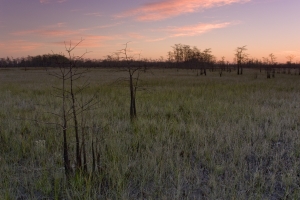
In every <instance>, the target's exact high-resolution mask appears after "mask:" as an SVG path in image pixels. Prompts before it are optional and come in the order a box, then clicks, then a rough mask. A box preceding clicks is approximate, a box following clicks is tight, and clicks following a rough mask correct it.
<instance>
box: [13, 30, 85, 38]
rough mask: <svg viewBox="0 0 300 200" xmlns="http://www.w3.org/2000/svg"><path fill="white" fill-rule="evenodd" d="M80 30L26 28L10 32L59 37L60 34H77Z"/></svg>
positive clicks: (18, 34)
mask: <svg viewBox="0 0 300 200" xmlns="http://www.w3.org/2000/svg"><path fill="white" fill-rule="evenodd" d="M79 32H80V31H73V30H58V29H35V30H26V31H18V32H14V33H12V34H13V35H17V36H20V35H32V34H34V35H38V36H47V37H60V36H70V35H75V34H78V33H79Z"/></svg>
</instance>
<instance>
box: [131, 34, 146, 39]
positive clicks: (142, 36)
mask: <svg viewBox="0 0 300 200" xmlns="http://www.w3.org/2000/svg"><path fill="white" fill-rule="evenodd" d="M128 36H129V37H130V38H134V39H143V38H145V36H144V35H141V34H139V33H128Z"/></svg>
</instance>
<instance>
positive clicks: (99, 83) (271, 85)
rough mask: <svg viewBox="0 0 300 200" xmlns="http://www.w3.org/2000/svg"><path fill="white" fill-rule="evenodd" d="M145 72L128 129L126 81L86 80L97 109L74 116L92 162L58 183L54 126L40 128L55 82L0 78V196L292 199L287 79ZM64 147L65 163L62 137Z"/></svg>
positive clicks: (292, 132)
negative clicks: (80, 120)
mask: <svg viewBox="0 0 300 200" xmlns="http://www.w3.org/2000/svg"><path fill="white" fill-rule="evenodd" d="M153 72H154V75H152V74H150V73H145V74H142V79H143V82H142V83H143V84H144V85H145V86H147V90H146V91H140V92H138V93H137V114H138V119H137V120H136V121H135V122H134V123H131V122H130V116H129V105H130V99H129V97H130V96H129V88H128V86H127V83H122V84H113V83H114V81H115V80H116V79H117V78H118V77H121V76H125V77H126V74H122V73H121V72H112V71H109V70H93V71H92V73H90V74H89V77H87V78H89V79H90V83H91V87H90V88H89V89H87V90H85V91H84V93H85V97H86V98H88V97H90V96H92V95H93V94H94V93H95V92H99V96H98V98H99V99H98V100H99V103H98V105H97V106H96V107H95V109H93V110H91V111H89V112H88V113H87V114H86V115H85V118H86V119H87V121H88V129H87V130H88V131H87V135H88V139H87V146H88V147H89V148H88V151H89V158H88V161H89V164H90V163H91V162H92V159H91V156H92V154H91V146H92V139H93V140H94V141H97V143H96V144H95V145H97V147H98V148H99V153H100V161H101V162H100V166H97V167H98V169H99V171H97V172H95V173H90V174H88V175H83V174H78V175H76V176H74V177H72V178H71V179H70V180H69V182H68V183H67V182H66V179H65V176H64V169H63V158H62V134H61V130H60V128H59V127H58V126H55V125H53V124H49V123H50V122H51V123H52V122H54V123H56V122H58V119H57V118H56V117H55V116H54V115H53V114H51V113H54V112H59V111H60V108H61V104H60V99H58V98H55V97H54V96H53V95H52V94H51V92H52V91H53V88H52V86H59V82H56V81H55V79H53V77H51V76H48V75H47V72H45V71H43V70H28V71H26V72H25V71H22V70H19V69H12V70H1V71H0V136H1V137H0V139H1V146H0V177H1V179H0V199H43V198H48V199H297V198H299V197H300V188H299V184H300V179H299V174H300V168H299V164H300V163H299V162H300V160H299V158H300V139H299V133H300V126H299V125H300V115H299V109H300V106H299V102H298V100H299V99H300V92H299V91H300V84H299V83H300V79H299V77H298V76H294V75H280V74H277V75H276V78H275V79H266V76H265V74H258V76H257V72H254V71H244V75H243V76H236V75H235V73H231V74H230V73H225V74H223V77H219V74H218V73H208V76H207V77H204V76H201V77H199V76H196V72H193V71H187V70H179V72H177V71H176V70H164V71H162V70H154V71H153ZM96 139H97V140H96ZM70 146H71V150H72V156H73V155H74V153H73V152H74V146H75V140H74V138H70ZM74 162H75V158H74V157H72V160H71V163H74ZM89 171H90V172H91V169H89Z"/></svg>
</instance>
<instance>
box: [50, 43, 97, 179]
mask: <svg viewBox="0 0 300 200" xmlns="http://www.w3.org/2000/svg"><path fill="white" fill-rule="evenodd" d="M82 41H83V40H80V41H79V42H78V43H77V44H75V45H74V46H72V44H71V42H70V44H69V46H67V44H65V50H66V52H67V55H68V57H65V56H57V60H56V63H57V65H58V69H59V71H58V72H57V71H53V72H50V75H52V76H54V77H56V78H58V79H59V80H61V87H54V88H55V91H56V93H55V96H56V97H59V98H61V99H62V109H61V113H58V114H56V113H52V114H54V115H55V116H58V117H60V118H61V121H62V123H61V124H59V125H60V126H61V127H62V132H63V149H64V151H63V152H64V167H65V174H66V176H67V177H69V175H70V174H71V173H72V172H73V169H72V168H71V165H70V152H69V147H68V138H67V131H68V130H69V131H71V129H72V128H71V129H70V128H69V127H73V130H74V136H75V160H76V162H75V170H76V172H81V171H86V172H87V159H86V158H87V156H86V144H85V128H84V125H85V122H86V120H85V119H84V117H83V112H85V111H87V110H89V109H90V108H91V107H93V106H94V105H95V103H96V94H95V95H94V96H93V97H92V98H90V99H88V100H86V101H84V100H83V98H81V99H79V98H78V97H77V96H78V95H81V97H82V92H83V91H84V90H85V89H87V87H88V86H89V84H88V83H87V82H85V83H84V84H83V85H80V86H76V85H75V82H76V81H77V80H79V79H81V78H82V77H84V75H85V74H86V73H87V72H88V71H89V69H88V68H79V67H77V62H78V61H80V60H81V59H82V58H83V56H84V55H85V54H86V53H88V52H85V53H83V54H82V55H81V56H73V55H71V53H72V51H73V50H74V49H75V48H76V47H77V46H78V45H79V44H80V43H81V42H82ZM58 58H63V59H60V60H59V59H58ZM80 117H81V120H80ZM80 121H81V123H80ZM69 124H70V125H69ZM80 131H81V134H80ZM80 135H81V140H80ZM82 160H83V164H82Z"/></svg>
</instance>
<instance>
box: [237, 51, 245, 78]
mask: <svg viewBox="0 0 300 200" xmlns="http://www.w3.org/2000/svg"><path fill="white" fill-rule="evenodd" d="M246 50H247V49H246V46H242V47H237V48H236V50H235V52H236V53H235V56H236V61H237V74H238V75H240V74H241V75H242V74H243V62H244V61H245V60H246V58H247V54H245V51H246Z"/></svg>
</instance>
